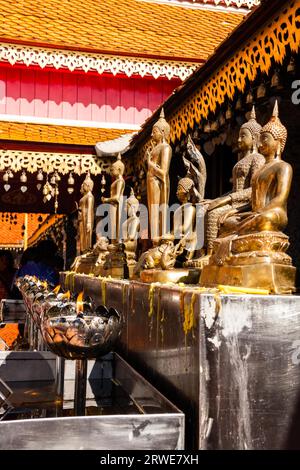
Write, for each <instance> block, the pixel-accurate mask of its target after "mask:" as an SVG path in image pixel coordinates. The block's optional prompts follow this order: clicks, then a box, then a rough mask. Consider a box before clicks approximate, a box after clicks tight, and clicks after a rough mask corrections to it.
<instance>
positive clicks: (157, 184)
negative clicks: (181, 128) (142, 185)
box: [147, 108, 172, 246]
mask: <svg viewBox="0 0 300 470" xmlns="http://www.w3.org/2000/svg"><path fill="white" fill-rule="evenodd" d="M151 137H152V140H153V142H154V147H153V148H152V150H151V151H148V154H147V164H148V171H147V199H148V211H149V222H150V237H151V240H152V243H153V245H154V246H156V245H158V244H159V243H160V242H161V240H162V238H163V235H164V234H165V233H166V231H167V205H168V203H169V194H170V179H169V168H170V162H171V158H172V148H171V146H170V144H169V143H168V141H169V138H170V126H169V124H168V123H167V121H166V120H165V115H164V110H163V108H162V110H161V113H160V117H159V119H158V121H157V122H156V123H155V124H154V126H153V129H152V134H151Z"/></svg>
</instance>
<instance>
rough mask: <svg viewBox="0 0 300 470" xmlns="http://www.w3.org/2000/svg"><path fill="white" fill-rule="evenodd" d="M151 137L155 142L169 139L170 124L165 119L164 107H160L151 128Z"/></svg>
mask: <svg viewBox="0 0 300 470" xmlns="http://www.w3.org/2000/svg"><path fill="white" fill-rule="evenodd" d="M151 137H152V139H153V140H154V142H155V143H156V144H158V143H160V142H163V141H167V142H168V141H169V139H170V126H169V124H168V123H167V121H166V120H165V113H164V108H161V112H160V116H159V119H158V121H157V122H156V123H155V124H154V126H153V128H152V134H151Z"/></svg>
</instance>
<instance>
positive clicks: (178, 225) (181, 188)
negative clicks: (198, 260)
mask: <svg viewBox="0 0 300 470" xmlns="http://www.w3.org/2000/svg"><path fill="white" fill-rule="evenodd" d="M194 189H195V184H194V181H193V180H192V179H191V178H189V177H185V178H181V179H180V180H179V182H178V186H177V192H176V195H177V198H178V201H179V202H180V203H181V205H180V206H179V207H178V209H176V211H175V213H174V234H172V236H170V238H172V240H178V243H177V244H174V242H173V243H172V244H171V243H169V244H168V245H167V246H166V249H165V250H164V252H163V254H162V257H161V268H162V269H172V268H173V267H174V266H175V263H176V258H177V256H179V255H180V254H182V253H183V250H186V253H187V254H186V261H189V260H191V259H192V258H193V256H194V252H195V249H196V245H197V235H196V233H195V220H196V208H195V205H194V204H193V203H192V202H191V200H192V196H193V194H194Z"/></svg>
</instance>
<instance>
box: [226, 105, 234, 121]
mask: <svg viewBox="0 0 300 470" xmlns="http://www.w3.org/2000/svg"><path fill="white" fill-rule="evenodd" d="M225 118H226V119H227V121H229V119H231V118H232V109H231V106H230V105H229V106H228V108H227V109H226V113H225Z"/></svg>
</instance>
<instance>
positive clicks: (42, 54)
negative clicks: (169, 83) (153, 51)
mask: <svg viewBox="0 0 300 470" xmlns="http://www.w3.org/2000/svg"><path fill="white" fill-rule="evenodd" d="M0 62H7V63H9V64H10V65H15V64H19V65H26V66H27V67H29V66H38V67H40V68H42V69H44V68H46V67H52V68H54V69H56V70H58V69H67V70H69V71H71V72H73V71H74V70H82V71H84V72H86V73H87V72H97V73H98V74H100V75H101V74H103V73H110V74H112V75H113V76H116V75H118V74H124V75H126V76H127V77H131V76H135V75H136V76H140V77H145V76H152V77H153V78H155V79H157V78H160V77H166V78H168V79H169V80H171V79H172V78H179V79H180V80H185V79H186V78H187V77H188V76H189V75H191V73H192V72H193V71H194V70H196V68H197V67H198V66H199V61H198V62H193V61H191V62H188V61H182V62H181V61H176V60H169V59H168V60H163V59H161V60H160V59H150V58H142V57H126V56H122V55H119V56H118V55H115V56H112V55H105V54H98V53H88V52H76V51H69V50H64V49H47V48H45V47H44V48H42V47H38V46H25V45H21V44H7V43H4V42H2V43H0Z"/></svg>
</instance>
